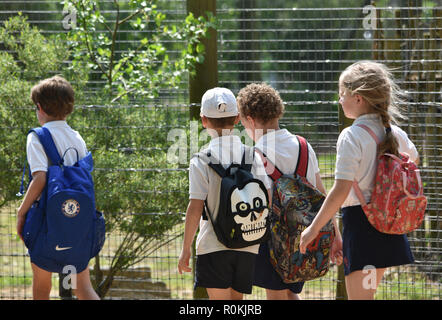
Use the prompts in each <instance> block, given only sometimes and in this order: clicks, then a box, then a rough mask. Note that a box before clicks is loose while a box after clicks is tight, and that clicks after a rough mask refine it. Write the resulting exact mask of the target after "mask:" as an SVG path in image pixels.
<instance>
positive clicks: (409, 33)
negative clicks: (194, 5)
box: [0, 0, 442, 299]
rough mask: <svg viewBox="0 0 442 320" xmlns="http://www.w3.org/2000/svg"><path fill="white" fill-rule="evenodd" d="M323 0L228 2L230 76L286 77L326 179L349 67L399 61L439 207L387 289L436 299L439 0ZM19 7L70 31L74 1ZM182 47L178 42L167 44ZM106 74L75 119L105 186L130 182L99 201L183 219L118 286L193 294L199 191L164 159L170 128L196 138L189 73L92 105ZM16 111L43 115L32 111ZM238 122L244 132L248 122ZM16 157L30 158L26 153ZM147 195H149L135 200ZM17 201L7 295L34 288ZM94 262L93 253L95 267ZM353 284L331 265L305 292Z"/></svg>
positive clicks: (223, 27)
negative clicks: (189, 248) (188, 269)
mask: <svg viewBox="0 0 442 320" xmlns="http://www.w3.org/2000/svg"><path fill="white" fill-rule="evenodd" d="M100 2H101V3H102V4H101V5H102V6H104V7H105V8H106V10H107V14H108V15H110V16H112V15H113V14H115V12H114V11H112V1H100ZM120 2H125V1H120ZM158 3H159V7H160V8H161V7H162V6H163V7H164V11H165V12H166V13H167V15H168V19H170V20H171V21H175V20H179V19H183V18H184V17H185V15H186V2H185V1H182V0H177V1H159V2H158ZM323 6H324V3H323V1H319V0H318V1H316V0H310V1H296V2H295V3H288V2H287V1H282V0H274V1H272V2H268V1H263V0H240V1H233V0H224V1H218V2H217V18H218V20H219V28H218V32H217V42H218V43H217V44H218V79H219V86H224V87H227V88H230V89H231V90H232V91H233V92H234V93H235V94H236V93H237V92H238V91H239V90H240V89H241V88H242V87H244V86H245V85H247V84H248V83H250V82H261V81H264V82H267V83H269V84H270V85H272V86H273V87H275V88H276V89H277V90H278V91H279V92H280V94H281V97H282V99H283V100H284V102H285V105H286V112H285V115H284V117H283V119H282V121H281V126H282V127H284V128H287V129H288V130H289V131H291V132H292V133H296V134H300V135H303V136H304V137H306V138H307V139H308V140H309V142H310V143H311V145H312V147H313V148H314V149H315V151H316V154H317V156H318V160H319V166H320V169H321V177H322V179H323V181H324V182H325V185H326V188H327V189H328V190H329V189H330V187H331V185H332V183H333V179H334V163H335V153H336V148H335V146H336V141H337V138H338V135H339V132H340V130H341V129H342V127H343V126H344V125H345V124H346V120H345V119H344V118H343V116H342V115H340V113H339V107H338V104H337V100H338V93H337V81H338V77H339V74H340V73H341V72H342V70H344V68H345V67H346V66H348V65H349V64H351V63H353V62H355V61H357V60H362V59H375V60H378V61H380V62H383V63H385V64H386V65H388V66H389V67H392V68H394V75H395V77H396V79H397V80H398V82H399V84H400V86H401V87H402V88H403V89H404V90H406V91H407V92H408V93H409V97H410V99H409V102H408V103H407V104H406V105H405V106H404V108H405V110H406V112H405V113H406V115H407V117H408V120H407V121H405V122H404V123H403V124H402V128H403V129H404V130H405V131H406V132H407V133H408V134H409V136H410V138H411V139H412V140H413V141H414V143H415V144H416V146H417V147H418V151H419V153H420V157H421V172H422V178H423V181H424V182H425V194H426V195H427V196H428V199H429V204H428V210H427V215H426V219H425V222H424V223H423V224H422V226H421V228H420V229H418V230H416V231H415V232H413V233H412V234H410V235H409V241H410V244H411V247H412V251H413V254H414V256H415V263H414V264H412V265H407V266H401V267H396V268H390V269H389V270H388V271H387V272H386V274H385V276H384V279H383V281H382V283H381V285H380V287H379V289H378V291H377V294H376V298H377V299H439V298H440V297H441V273H442V265H441V260H440V254H441V242H442V241H441V240H440V236H441V230H442V225H441V216H440V214H439V210H440V208H441V200H440V198H441V192H440V187H441V183H442V181H441V177H440V168H441V166H440V161H441V144H440V143H439V142H440V139H441V137H442V135H441V76H442V53H441V48H440V38H441V32H442V13H441V12H442V11H441V10H442V7H440V5H439V6H438V2H437V1H399V0H397V1H394V0H391V1H388V0H385V1H377V2H376V3H372V2H370V1H353V2H352V4H351V5H349V4H348V1H339V0H335V1H328V2H327V6H328V7H327V8H324V7H323ZM18 11H22V13H23V14H24V15H26V16H28V21H29V22H30V23H31V24H32V25H35V26H37V27H38V28H39V29H40V30H41V31H42V33H43V34H44V35H48V36H49V35H52V34H57V33H63V32H66V29H65V28H64V26H63V21H64V19H65V17H66V12H65V13H64V12H63V5H61V4H60V3H59V1H1V3H0V21H5V20H7V19H8V18H9V17H11V16H14V15H16V14H17V12H18ZM127 41H130V40H128V39H124V38H121V39H120V40H119V41H117V44H118V45H117V50H120V52H124V50H125V48H126V44H127ZM179 44H180V43H179V42H178V43H174V44H171V46H170V50H171V51H173V50H175V49H174V48H175V47H176V46H179ZM174 46H175V47H174ZM0 49H1V48H0ZM103 84H104V83H103V80H102V79H100V77H98V76H96V77H94V76H92V77H91V81H90V84H89V85H88V88H87V92H85V95H86V96H87V103H84V105H82V106H78V107H77V109H76V111H75V112H74V114H73V115H72V123H73V127H74V128H75V129H76V130H78V131H79V132H80V133H81V135H82V136H83V137H84V138H85V140H86V143H87V145H88V147H89V148H90V149H91V151H92V152H93V153H94V152H97V153H98V152H101V153H103V154H105V155H108V156H109V157H108V158H107V160H106V158H105V157H104V158H100V160H99V161H98V162H96V163H95V171H94V179H95V180H96V183H97V184H98V185H101V186H105V185H106V184H107V185H109V186H112V188H113V189H117V190H119V192H118V197H116V196H114V193H112V192H111V191H109V190H110V187H109V189H108V188H105V187H102V188H99V189H97V190H96V193H97V199H99V201H98V204H100V201H112V202H115V204H116V205H115V207H116V208H118V210H115V212H105V215H106V216H107V217H114V218H115V217H117V218H119V219H130V218H132V217H139V218H140V219H150V220H148V221H150V222H152V221H156V222H158V221H162V219H163V220H164V219H168V221H169V220H170V221H175V222H176V223H175V226H174V227H173V228H171V229H170V230H168V231H167V233H166V236H163V237H161V238H156V237H155V232H154V231H152V233H153V237H152V239H153V240H152V242H151V243H150V244H149V245H147V246H146V248H145V250H143V251H142V253H141V254H140V255H139V256H137V263H136V264H135V265H133V266H131V267H130V268H128V270H127V271H125V272H122V273H119V274H116V275H115V276H114V281H113V284H112V287H111V289H110V291H109V292H108V294H107V297H108V298H111V299H170V298H172V299H191V298H192V296H193V279H192V275H191V274H186V275H183V276H181V275H179V274H178V272H177V268H176V266H177V262H178V256H179V254H180V250H181V243H182V242H181V241H182V232H183V224H182V221H183V217H184V212H185V209H186V205H187V203H186V202H187V198H188V176H187V175H188V171H187V164H186V163H179V164H176V163H175V164H173V163H170V162H168V161H167V154H168V152H170V151H171V148H174V146H175V142H176V137H178V136H179V135H174V134H171V132H172V131H173V130H181V131H175V132H178V133H183V132H184V139H185V140H184V141H186V145H189V144H190V143H191V142H190V140H191V138H192V137H190V135H191V131H192V126H193V125H195V124H192V123H190V122H189V109H188V105H187V104H188V93H187V83H186V82H184V83H182V84H181V86H180V89H178V90H164V91H162V92H161V94H160V98H159V99H156V100H155V101H154V102H149V103H148V104H146V103H143V101H136V102H134V103H133V104H129V105H105V106H100V105H97V104H96V102H94V95H95V92H96V91H95V89H96V88H99V87H100V86H103ZM18 112H29V116H30V117H33V116H34V113H33V110H31V108H27V107H26V108H23V109H22V110H20V111H18ZM2 126H3V127H2ZM19 126H20V125H15V126H12V127H11V126H7V127H6V126H4V125H2V124H0V128H1V130H2V134H6V133H11V132H12V133H14V132H15V133H17V132H20V130H23V128H20V127H19ZM25 129H27V128H25ZM238 129H239V130H240V132H242V128H241V127H240V126H238ZM97 135H101V137H102V138H103V137H104V139H101V140H100V141H103V140H104V141H106V143H105V144H106V145H104V146H103V145H97V143H96V141H95V140H94V139H93V137H96V136H97ZM197 138H198V137H197ZM199 138H200V141H199V142H200V144H204V143H205V141H204V137H199ZM173 150H175V149H173ZM177 150H178V151H177ZM174 152H179V149H176V150H175V151H174ZM185 152H186V153H185V158H186V160H187V161H188V159H189V158H190V156H191V151H190V150H189V148H186V151H185ZM15 157H18V158H20V159H24V153H23V154H20V155H15ZM141 159H143V161H142V160H141ZM144 160H145V161H144ZM0 170H1V171H6V172H10V175H11V179H16V180H17V190H18V186H19V176H20V172H21V168H19V167H0ZM128 181H130V182H131V183H132V184H130V185H129V184H128V183H127V182H128ZM0 200H2V199H0ZM136 202H139V203H142V204H143V205H144V204H145V206H141V208H140V206H134V205H133V203H136ZM18 205H19V202H18V201H13V202H8V203H7V204H5V205H3V206H2V207H0V299H30V298H32V289H31V282H32V272H31V268H30V264H29V257H28V256H27V253H26V250H25V247H24V245H23V244H22V242H21V241H20V240H19V239H18V237H17V236H16V232H15V214H16V210H17V206H18ZM134 208H136V209H134ZM130 241H132V240H131V239H129V238H128V236H127V233H125V232H124V230H121V229H120V230H113V231H112V232H111V233H109V234H108V235H107V241H106V244H105V247H104V248H103V250H102V252H101V253H100V259H99V263H100V266H101V269H102V270H103V273H102V274H101V275H100V274H97V275H96V274H95V273H94V272H92V274H93V278H94V279H95V276H97V277H103V276H104V277H105V276H106V272H107V271H106V270H107V269H106V268H107V267H108V266H109V265H111V264H112V261H114V259H116V257H118V254H119V248H121V245H122V244H125V243H131V245H132V246H134V247H135V246H137V244H138V243H139V240H136V239H135V240H133V242H130ZM137 241H138V242H137ZM96 263H97V261H96V260H92V261H91V263H90V267H91V268H93V267H94V264H96ZM343 287H344V282H343V277H342V270H340V269H339V268H338V267H337V266H332V267H331V269H330V272H329V273H328V274H327V275H326V276H324V277H323V278H320V279H317V280H314V281H309V282H308V283H306V285H305V286H304V290H303V292H302V294H301V298H303V299H340V298H343V292H342V288H343ZM58 289H59V287H58V275H54V281H53V290H52V292H51V297H53V298H57V297H58V296H59V293H58ZM264 298H265V293H264V292H263V290H262V289H260V288H256V287H255V288H254V290H253V293H252V295H249V296H246V299H264Z"/></svg>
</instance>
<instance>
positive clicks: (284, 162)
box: [255, 129, 319, 187]
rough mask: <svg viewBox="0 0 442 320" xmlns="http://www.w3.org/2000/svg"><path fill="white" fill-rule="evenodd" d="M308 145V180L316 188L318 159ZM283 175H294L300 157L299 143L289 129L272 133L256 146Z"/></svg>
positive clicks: (262, 138)
mask: <svg viewBox="0 0 442 320" xmlns="http://www.w3.org/2000/svg"><path fill="white" fill-rule="evenodd" d="M307 145H308V165H307V175H306V176H307V177H306V178H307V180H308V181H309V182H310V183H311V184H312V185H313V186H315V187H316V174H317V173H318V172H319V166H318V159H317V158H316V154H315V151H314V150H313V148H312V147H311V145H310V144H309V143H308V142H307ZM255 148H257V149H259V150H260V151H261V152H263V153H264V154H265V155H266V156H267V159H268V160H269V161H270V162H271V163H273V164H274V165H275V166H276V167H277V168H278V169H279V170H280V171H281V172H282V173H283V174H293V173H294V172H295V170H296V165H297V163H298V161H297V160H298V155H299V142H298V139H297V138H296V136H295V135H294V134H291V133H290V132H289V131H288V130H287V129H280V130H275V131H271V132H269V133H267V134H265V135H263V136H262V137H261V138H259V139H258V141H257V142H256V144H255Z"/></svg>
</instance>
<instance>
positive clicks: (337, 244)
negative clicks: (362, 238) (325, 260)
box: [316, 172, 343, 266]
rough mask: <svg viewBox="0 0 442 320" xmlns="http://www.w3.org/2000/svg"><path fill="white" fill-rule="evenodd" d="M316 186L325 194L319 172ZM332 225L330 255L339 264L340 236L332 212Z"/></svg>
mask: <svg viewBox="0 0 442 320" xmlns="http://www.w3.org/2000/svg"><path fill="white" fill-rule="evenodd" d="M316 187H317V188H318V190H319V191H321V192H322V193H323V194H325V195H326V194H327V191H326V190H325V187H324V184H323V183H322V179H321V175H320V174H319V172H318V173H317V174H316ZM332 219H333V220H332V221H333V226H334V228H335V239H334V241H333V244H332V247H331V252H330V257H331V260H332V262H336V264H337V265H338V266H339V265H341V263H342V255H343V253H342V236H341V232H340V230H339V228H338V223H337V221H336V216H335V214H333V218H332Z"/></svg>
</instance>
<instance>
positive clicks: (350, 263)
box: [342, 205, 414, 275]
mask: <svg viewBox="0 0 442 320" xmlns="http://www.w3.org/2000/svg"><path fill="white" fill-rule="evenodd" d="M342 213H343V216H342V221H343V227H344V228H343V234H342V241H343V246H342V247H343V248H342V249H343V253H344V273H345V275H349V274H350V273H352V272H353V271H357V270H363V269H364V267H365V266H374V267H375V268H387V267H393V266H399V265H403V264H409V263H413V262H414V258H413V254H412V252H411V250H410V245H409V244H408V239H407V236H406V235H405V234H404V235H392V234H386V233H382V232H379V231H377V230H376V229H375V228H374V227H373V226H372V225H371V224H370V222H369V221H368V219H367V217H366V216H365V213H364V211H363V210H362V207H361V206H360V205H358V206H351V207H345V208H343V209H342Z"/></svg>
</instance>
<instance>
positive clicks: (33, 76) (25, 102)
mask: <svg viewBox="0 0 442 320" xmlns="http://www.w3.org/2000/svg"><path fill="white" fill-rule="evenodd" d="M0 42H2V43H3V46H4V48H5V49H6V50H4V51H1V52H0V123H1V127H0V130H1V133H0V134H1V136H2V143H1V145H0V181H1V183H0V207H1V206H3V205H5V204H6V203H8V202H9V201H13V200H17V197H16V193H17V191H18V187H19V183H20V177H21V170H20V168H23V162H24V160H25V144H26V133H27V131H28V130H29V129H30V128H31V127H35V126H38V123H37V118H36V116H35V113H34V112H33V111H34V108H30V107H29V106H30V105H31V104H32V101H31V99H30V90H31V88H32V86H33V85H34V84H35V83H36V82H37V81H38V80H40V79H43V78H46V77H49V76H51V75H53V74H54V72H59V73H61V75H63V76H64V77H65V78H67V79H68V80H71V81H72V79H73V74H72V72H71V71H70V70H68V69H67V68H65V65H64V61H65V60H67V58H68V56H69V51H68V50H66V48H65V47H64V45H63V41H62V39H61V38H60V37H58V36H55V37H44V36H43V35H42V34H41V33H40V31H39V30H38V29H37V28H36V27H31V26H30V25H29V23H28V22H27V18H26V17H24V16H23V15H22V14H19V15H17V16H15V17H11V18H10V19H8V20H7V21H5V22H4V24H3V26H2V27H1V28H0ZM58 70H59V71H58ZM86 80H87V73H86V72H85V69H84V68H80V65H79V66H78V67H77V70H76V73H75V81H72V83H73V84H74V89H75V90H76V92H78V93H79V94H77V99H80V100H81V98H82V97H81V92H82V88H83V87H84V85H85V82H86Z"/></svg>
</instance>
